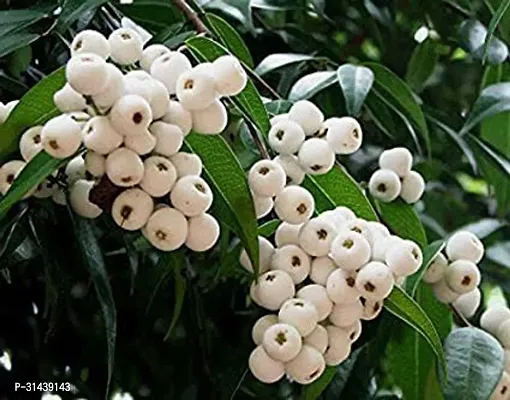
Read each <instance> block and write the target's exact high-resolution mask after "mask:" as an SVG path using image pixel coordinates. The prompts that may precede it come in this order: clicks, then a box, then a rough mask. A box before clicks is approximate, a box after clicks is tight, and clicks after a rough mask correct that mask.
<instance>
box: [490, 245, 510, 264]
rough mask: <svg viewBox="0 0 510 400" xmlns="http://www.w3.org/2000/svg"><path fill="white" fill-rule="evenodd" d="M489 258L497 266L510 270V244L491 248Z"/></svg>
mask: <svg viewBox="0 0 510 400" xmlns="http://www.w3.org/2000/svg"><path fill="white" fill-rule="evenodd" d="M487 258H488V259H489V260H491V261H493V262H495V263H496V264H500V265H502V266H504V267H507V268H510V242H501V243H498V244H495V245H494V246H491V247H489V248H488V249H487Z"/></svg>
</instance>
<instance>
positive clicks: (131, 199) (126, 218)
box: [112, 188, 154, 231]
mask: <svg viewBox="0 0 510 400" xmlns="http://www.w3.org/2000/svg"><path fill="white" fill-rule="evenodd" d="M153 209H154V201H153V200H152V198H151V197H150V196H149V195H148V194H147V193H145V192H144V191H143V190H141V189H138V188H133V189H127V190H125V191H124V192H122V193H121V194H119V195H118V196H117V198H116V199H115V201H114V202H113V206H112V218H113V220H114V221H115V222H116V223H117V225H119V226H120V227H121V228H123V229H126V230H128V231H135V230H138V229H141V228H142V227H143V226H144V225H145V224H146V223H147V221H148V220H149V217H150V216H151V214H152V211H153Z"/></svg>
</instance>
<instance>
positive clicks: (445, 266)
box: [423, 231, 484, 318]
mask: <svg viewBox="0 0 510 400" xmlns="http://www.w3.org/2000/svg"><path fill="white" fill-rule="evenodd" d="M445 253H446V256H444V255H443V254H442V253H439V254H438V255H437V256H436V258H435V259H434V261H433V262H432V263H431V264H430V266H429V267H428V269H427V271H426V272H425V274H424V275H423V281H425V282H427V283H429V284H431V285H432V290H433V291H434V295H435V296H436V298H437V299H438V300H439V301H440V302H441V303H444V304H450V303H453V305H454V307H455V308H456V309H457V310H458V311H459V313H461V314H462V315H463V316H464V317H466V318H471V317H472V316H473V315H474V314H475V312H476V310H477V309H478V307H479V306H480V299H481V293H480V290H479V289H478V285H480V280H481V274H480V270H479V268H478V265H477V264H478V263H479V262H480V260H481V259H482V257H483V254H484V246H483V243H482V242H481V241H480V239H478V238H477V237H476V236H475V235H474V234H473V233H471V232H468V231H459V232H456V233H455V234H453V235H452V236H451V237H450V238H449V239H448V241H447V242H446V249H445Z"/></svg>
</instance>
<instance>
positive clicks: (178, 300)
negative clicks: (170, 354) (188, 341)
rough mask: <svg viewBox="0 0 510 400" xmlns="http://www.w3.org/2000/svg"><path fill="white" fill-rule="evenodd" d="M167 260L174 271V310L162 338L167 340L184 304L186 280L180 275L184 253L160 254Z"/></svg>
mask: <svg viewBox="0 0 510 400" xmlns="http://www.w3.org/2000/svg"><path fill="white" fill-rule="evenodd" d="M162 257H163V258H164V259H166V261H167V262H169V263H171V264H172V269H173V271H174V279H175V286H174V295H175V303H174V312H173V315H172V321H171V322H170V327H169V328H168V331H167V332H166V335H165V338H164V340H168V339H169V338H170V336H171V335H172V332H173V331H174V328H175V326H176V325H177V322H178V321H179V317H180V315H181V311H182V305H183V304H184V295H185V294H186V280H185V279H184V277H183V276H182V272H183V269H184V263H185V260H184V254H183V253H182V252H174V253H167V254H165V255H162Z"/></svg>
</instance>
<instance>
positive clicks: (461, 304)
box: [453, 288, 482, 319]
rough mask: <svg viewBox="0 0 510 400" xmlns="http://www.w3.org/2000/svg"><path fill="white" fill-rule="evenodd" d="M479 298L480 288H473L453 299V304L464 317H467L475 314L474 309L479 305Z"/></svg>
mask: <svg viewBox="0 0 510 400" xmlns="http://www.w3.org/2000/svg"><path fill="white" fill-rule="evenodd" d="M481 299H482V293H481V292H480V289H478V288H475V289H473V290H472V291H470V292H467V293H464V294H463V295H462V296H460V297H459V298H458V299H457V300H455V301H454V302H453V306H454V307H455V309H456V310H457V311H458V312H459V313H460V314H461V315H462V316H463V317H464V318H467V319H469V318H472V317H473V315H475V312H476V310H477V309H478V307H480V302H481Z"/></svg>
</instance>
